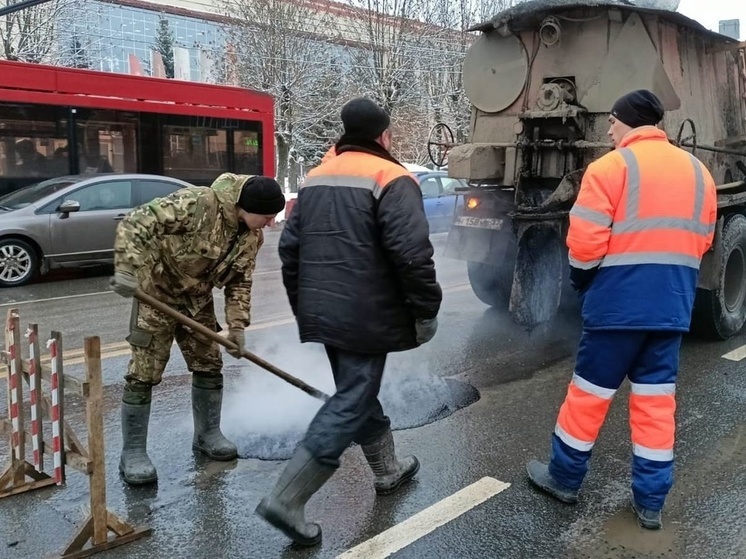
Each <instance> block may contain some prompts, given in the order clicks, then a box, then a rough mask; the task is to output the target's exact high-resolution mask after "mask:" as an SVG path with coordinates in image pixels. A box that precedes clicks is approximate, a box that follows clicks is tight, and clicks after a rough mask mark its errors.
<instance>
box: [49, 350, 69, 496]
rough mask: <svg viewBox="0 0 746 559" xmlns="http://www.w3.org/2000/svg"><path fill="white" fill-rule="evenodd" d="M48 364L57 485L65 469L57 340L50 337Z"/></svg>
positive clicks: (62, 478)
mask: <svg viewBox="0 0 746 559" xmlns="http://www.w3.org/2000/svg"><path fill="white" fill-rule="evenodd" d="M47 349H48V350H49V357H50V364H51V366H52V377H51V385H52V452H53V455H52V459H53V462H54V480H55V482H56V483H57V485H62V484H63V483H64V482H65V469H64V467H63V464H62V450H63V446H64V444H63V441H62V428H61V424H60V419H61V414H60V371H59V359H58V357H59V353H58V351H57V340H55V339H51V340H49V341H48V342H47Z"/></svg>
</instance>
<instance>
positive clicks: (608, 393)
mask: <svg viewBox="0 0 746 559" xmlns="http://www.w3.org/2000/svg"><path fill="white" fill-rule="evenodd" d="M579 380H582V379H578V378H577V377H574V378H573V381H572V382H571V383H570V386H569V387H568V389H567V396H566V397H565V401H564V403H563V404H562V407H561V408H560V411H559V416H558V418H557V428H556V429H555V433H556V434H557V436H558V437H560V439H562V440H563V442H565V444H567V445H568V446H570V447H572V448H575V449H577V450H590V449H591V448H592V447H593V443H595V442H596V439H597V438H598V433H599V431H600V430H601V426H602V425H603V423H604V420H605V419H606V414H607V413H608V411H609V406H610V405H611V400H612V398H613V395H614V393H615V392H616V391H614V390H609V389H605V388H600V387H595V388H597V389H600V390H597V391H596V392H597V393H596V394H593V393H591V392H589V391H588V390H589V389H593V388H591V387H593V385H590V383H587V384H586V386H585V387H584V388H585V389H584V388H581V387H580V386H578V384H577V382H578V381H579ZM563 435H568V436H569V437H565V436H563Z"/></svg>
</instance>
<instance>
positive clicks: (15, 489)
mask: <svg viewBox="0 0 746 559" xmlns="http://www.w3.org/2000/svg"><path fill="white" fill-rule="evenodd" d="M26 338H27V339H28V360H24V359H23V358H22V356H21V339H22V335H21V328H20V318H19V315H18V311H17V310H16V309H10V310H9V311H8V318H7V322H6V327H5V347H6V351H5V352H3V354H2V357H3V362H4V363H5V364H6V365H7V369H8V383H7V384H8V416H9V417H8V419H4V420H2V421H0V433H4V434H8V435H10V464H9V466H8V467H7V468H6V469H5V471H4V472H3V473H2V474H0V499H2V498H5V497H9V496H11V495H17V494H19V493H24V492H26V491H31V490H34V489H39V488H42V487H47V486H50V485H64V483H65V466H71V467H72V468H74V469H76V470H78V471H80V472H82V473H84V474H86V475H87V476H88V480H89V484H90V494H91V512H90V515H89V517H88V519H87V520H86V521H85V523H84V524H83V526H82V527H81V528H80V529H79V530H78V532H77V534H76V535H75V536H74V537H73V538H72V540H71V541H70V543H69V545H68V546H67V547H66V548H65V549H64V550H63V551H62V552H61V553H59V554H57V555H54V556H53V557H57V558H60V559H73V558H78V557H88V556H89V555H93V554H95V553H98V552H99V551H104V550H107V549H111V548H113V547H118V546H120V545H123V544H126V543H129V542H131V541H134V540H136V539H139V538H142V537H144V536H148V535H150V533H151V529H150V528H135V527H133V526H131V525H130V524H128V523H127V522H125V521H124V520H122V519H120V518H119V517H117V516H116V515H115V514H114V513H112V512H110V511H109V510H108V509H107V507H106V471H105V456H104V420H103V402H104V387H103V381H102V379H101V342H100V340H99V338H98V337H89V338H86V339H85V370H86V379H85V381H82V382H81V381H80V380H78V379H76V378H75V377H71V376H68V375H65V374H64V373H63V368H62V335H61V334H60V333H59V332H52V337H51V339H50V340H49V341H48V342H47V344H46V349H48V351H49V356H50V366H49V367H47V366H45V365H43V364H42V361H41V347H40V346H41V344H40V341H39V332H38V327H37V325H36V324H31V325H30V326H29V328H28V330H27V331H26ZM42 380H45V381H46V382H47V383H48V384H49V385H50V395H46V394H44V392H43V390H42ZM24 383H25V384H28V386H29V401H28V404H29V407H30V414H29V416H30V420H31V425H30V429H29V430H26V429H25V419H26V416H27V414H26V410H25V408H24V405H25V404H26V401H25V400H24V397H23V392H24V389H23V386H24ZM69 390H72V391H74V392H76V393H77V394H78V395H80V396H82V397H83V398H84V399H85V404H86V423H87V427H88V449H87V450H86V448H85V447H84V446H83V445H82V444H81V442H80V439H78V438H77V437H76V436H75V432H74V431H73V430H72V429H71V427H70V425H69V423H68V422H67V420H66V419H65V415H64V400H65V398H64V395H65V392H66V391H69ZM45 417H46V418H47V419H48V420H50V421H51V427H52V429H51V434H52V439H51V443H50V442H49V439H45V438H44V430H43V419H44V418H45ZM29 441H30V443H31V447H32V452H31V455H32V461H31V462H29V461H28V460H27V452H26V447H27V444H28V442H29ZM44 454H48V455H51V457H52V460H53V469H52V471H51V473H50V472H47V471H45V465H44ZM110 532H112V533H113V535H111V536H110V535H109V533H110Z"/></svg>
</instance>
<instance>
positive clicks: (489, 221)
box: [453, 215, 505, 231]
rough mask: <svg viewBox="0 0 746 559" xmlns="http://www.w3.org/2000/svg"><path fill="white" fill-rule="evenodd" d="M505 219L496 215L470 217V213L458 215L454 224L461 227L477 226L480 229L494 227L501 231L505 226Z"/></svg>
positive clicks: (493, 228) (495, 229)
mask: <svg viewBox="0 0 746 559" xmlns="http://www.w3.org/2000/svg"><path fill="white" fill-rule="evenodd" d="M504 222H505V220H504V219H498V218H496V217H470V216H468V215H460V216H458V217H457V218H456V219H455V220H454V222H453V224H454V225H460V226H461V227H476V228H478V229H492V230H494V231H499V230H500V229H502V228H503V223H504Z"/></svg>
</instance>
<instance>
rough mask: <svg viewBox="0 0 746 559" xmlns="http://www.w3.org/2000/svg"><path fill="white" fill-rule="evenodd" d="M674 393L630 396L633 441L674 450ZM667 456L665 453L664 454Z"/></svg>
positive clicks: (655, 449) (642, 444)
mask: <svg viewBox="0 0 746 559" xmlns="http://www.w3.org/2000/svg"><path fill="white" fill-rule="evenodd" d="M675 412H676V397H675V395H674V394H660V395H642V394H635V393H634V392H632V393H631V394H630V396H629V425H630V428H631V430H632V443H633V444H634V445H639V446H641V447H644V448H645V449H650V450H653V451H667V452H672V451H673V445H674V439H675V431H676V421H675V418H674V414H675ZM664 456H665V455H664Z"/></svg>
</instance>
